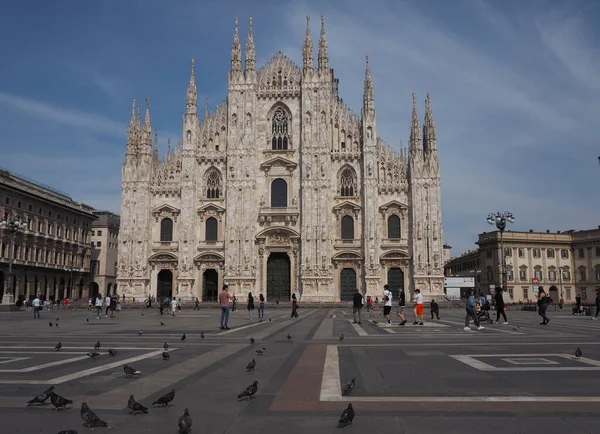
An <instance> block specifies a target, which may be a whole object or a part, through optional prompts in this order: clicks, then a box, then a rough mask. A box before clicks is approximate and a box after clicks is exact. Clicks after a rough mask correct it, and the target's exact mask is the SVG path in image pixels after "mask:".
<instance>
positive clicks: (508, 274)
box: [506, 268, 515, 280]
mask: <svg viewBox="0 0 600 434" xmlns="http://www.w3.org/2000/svg"><path fill="white" fill-rule="evenodd" d="M514 278H515V273H514V272H513V269H512V268H507V269H506V279H507V280H514Z"/></svg>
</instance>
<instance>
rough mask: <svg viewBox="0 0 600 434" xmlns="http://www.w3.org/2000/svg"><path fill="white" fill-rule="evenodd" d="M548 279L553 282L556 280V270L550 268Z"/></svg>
mask: <svg viewBox="0 0 600 434" xmlns="http://www.w3.org/2000/svg"><path fill="white" fill-rule="evenodd" d="M548 280H550V281H551V282H554V281H555V280H556V270H548Z"/></svg>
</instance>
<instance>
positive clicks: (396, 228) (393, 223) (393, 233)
mask: <svg viewBox="0 0 600 434" xmlns="http://www.w3.org/2000/svg"><path fill="white" fill-rule="evenodd" d="M387 223H388V239H390V240H398V239H400V217H398V216H397V215H395V214H393V215H391V216H389V217H388V222H387Z"/></svg>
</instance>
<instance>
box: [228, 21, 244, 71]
mask: <svg viewBox="0 0 600 434" xmlns="http://www.w3.org/2000/svg"><path fill="white" fill-rule="evenodd" d="M241 58H242V49H241V47H240V32H239V29H238V19H237V17H236V19H235V31H234V33H233V43H232V44H231V71H241V70H242V60H241Z"/></svg>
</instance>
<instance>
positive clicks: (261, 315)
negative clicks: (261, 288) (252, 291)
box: [258, 292, 265, 320]
mask: <svg viewBox="0 0 600 434" xmlns="http://www.w3.org/2000/svg"><path fill="white" fill-rule="evenodd" d="M258 301H259V302H260V303H259V304H258V318H259V319H261V320H262V319H264V318H265V296H264V295H262V292H261V293H260V295H259V296H258Z"/></svg>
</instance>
